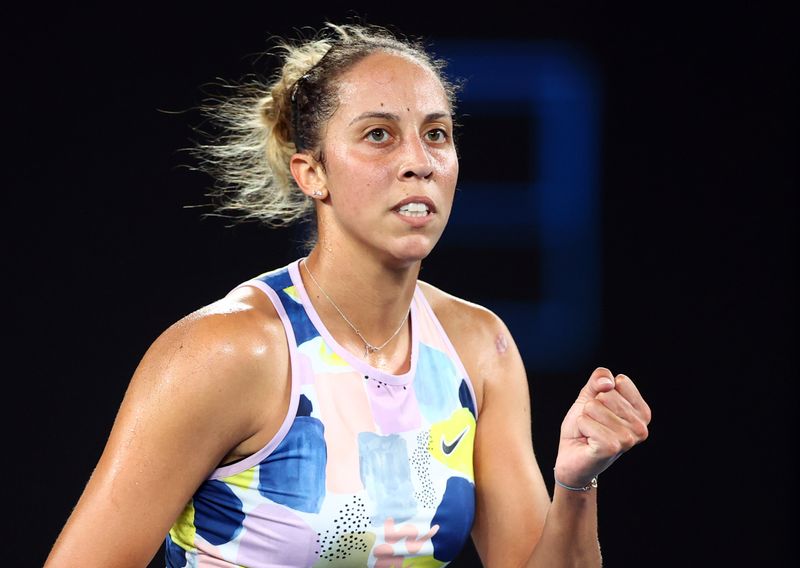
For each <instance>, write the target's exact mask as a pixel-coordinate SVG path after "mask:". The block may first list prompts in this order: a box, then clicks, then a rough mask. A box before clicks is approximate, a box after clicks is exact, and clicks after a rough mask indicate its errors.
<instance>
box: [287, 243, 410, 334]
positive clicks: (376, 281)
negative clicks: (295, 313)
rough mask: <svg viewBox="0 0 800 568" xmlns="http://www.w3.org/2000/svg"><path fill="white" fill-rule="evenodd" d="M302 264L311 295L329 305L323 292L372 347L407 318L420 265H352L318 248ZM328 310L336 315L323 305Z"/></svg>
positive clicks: (371, 262)
mask: <svg viewBox="0 0 800 568" xmlns="http://www.w3.org/2000/svg"><path fill="white" fill-rule="evenodd" d="M303 262H304V264H305V265H306V268H308V269H309V271H310V272H311V274H312V275H313V278H314V280H316V283H315V282H314V280H311V279H307V278H306V277H307V276H308V273H307V272H304V271H301V274H302V275H303V281H304V282H305V283H306V286H305V288H306V290H307V291H310V292H311V294H310V295H311V296H312V297H313V298H317V297H321V300H322V302H325V303H329V302H328V300H327V298H325V295H324V294H323V293H322V290H324V293H325V294H327V295H328V296H330V299H331V300H333V302H335V304H336V306H338V308H339V309H340V310H342V312H344V314H345V315H346V316H347V318H348V319H349V320H350V321H351V322H352V323H353V324H354V325H356V327H358V329H359V331H361V333H362V334H363V335H364V336H365V337H366V338H367V340H368V341H370V343H372V344H380V342H382V341H385V340H386V339H387V338H388V335H390V334H391V333H393V332H394V331H395V329H397V326H398V325H399V324H400V322H401V321H402V320H403V318H404V317H405V316H406V315H407V314H408V308H409V306H410V305H411V299H412V297H413V295H414V289H415V287H416V284H417V276H418V274H419V267H420V262H415V263H413V264H410V265H408V266H405V267H401V268H398V267H391V266H387V265H386V264H384V263H381V262H379V261H376V260H375V259H371V258H361V259H360V260H359V261H357V262H351V261H349V260H346V259H343V258H338V255H336V254H335V253H333V252H329V251H327V250H325V248H324V247H320V246H317V247H316V248H315V249H314V250H313V251H312V252H311V254H309V256H308V258H307V259H306V260H305V261H303ZM307 280H311V281H310V282H309V281H307ZM317 284H318V285H319V287H321V288H322V290H320V289H318V287H317ZM316 305H317V303H316V302H315V306H316ZM331 310H332V311H333V312H334V313H336V310H335V308H334V307H333V306H329V307H328V308H325V306H324V305H323V311H324V312H325V313H329V312H331ZM318 311H319V309H318Z"/></svg>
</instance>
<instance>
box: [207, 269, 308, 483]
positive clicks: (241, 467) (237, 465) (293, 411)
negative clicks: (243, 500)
mask: <svg viewBox="0 0 800 568" xmlns="http://www.w3.org/2000/svg"><path fill="white" fill-rule="evenodd" d="M245 286H251V287H253V288H257V289H259V290H261V291H262V292H264V294H266V296H267V297H268V298H269V299H270V301H271V302H272V305H273V306H274V307H275V311H276V312H278V316H279V317H280V318H281V323H283V331H284V333H286V342H287V344H288V346H289V376H290V380H291V394H290V395H289V396H290V398H289V408H288V410H287V411H286V417H285V418H284V419H283V422H282V423H281V426H280V428H278V431H277V432H276V433H275V435H274V436H273V437H272V439H271V440H270V441H269V442H267V444H266V445H265V446H264V447H263V448H261V449H260V450H258V451H257V452H255V453H254V454H251V455H249V456H247V457H246V458H243V459H241V460H239V461H236V462H233V463H230V464H227V465H223V466H222V467H218V468H217V469H215V470H214V471H213V472H212V473H211V475H210V476H209V479H220V478H222V477H229V476H231V475H236V474H237V473H242V472H243V471H247V470H248V469H250V468H251V467H253V466H255V465H258V464H259V463H261V462H262V461H263V460H264V458H266V457H267V456H268V455H270V454H271V453H272V452H273V451H275V448H277V447H278V445H279V444H280V443H281V442H282V441H283V439H284V438H285V437H286V434H287V433H288V432H289V429H290V428H291V427H292V422H294V419H295V416H296V415H297V407H298V405H299V402H300V385H299V378H298V377H297V368H298V367H297V364H296V363H297V344H296V342H295V338H294V331H293V330H292V324H291V322H290V321H289V316H288V314H287V313H286V309H285V308H284V307H283V304H282V303H281V301H280V299H279V298H278V295H277V294H276V293H275V290H273V289H272V288H270V287H269V286H267V285H266V284H264V283H263V282H261V281H260V280H248V281H247V282H243V283H242V284H239V285H238V286H237V287H236V288H234V290H236V289H239V288H243V287H245Z"/></svg>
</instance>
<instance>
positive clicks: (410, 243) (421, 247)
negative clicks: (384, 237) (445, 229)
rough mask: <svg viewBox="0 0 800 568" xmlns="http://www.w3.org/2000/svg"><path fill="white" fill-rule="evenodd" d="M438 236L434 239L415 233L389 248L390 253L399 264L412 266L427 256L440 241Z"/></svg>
mask: <svg viewBox="0 0 800 568" xmlns="http://www.w3.org/2000/svg"><path fill="white" fill-rule="evenodd" d="M438 240H439V239H438V237H437V238H436V239H435V240H433V239H431V238H430V237H429V236H423V235H414V236H412V237H404V238H403V239H401V242H400V243H397V244H396V246H394V247H392V248H391V249H390V250H389V254H390V256H391V257H392V259H393V260H394V262H396V263H397V264H398V265H400V266H402V267H406V266H410V265H412V264H414V263H416V262H420V261H421V260H423V259H424V258H426V257H427V256H428V255H429V254H430V253H431V252H432V251H433V247H434V246H435V245H436V243H437V242H438Z"/></svg>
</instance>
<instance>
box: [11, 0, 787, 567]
mask: <svg viewBox="0 0 800 568" xmlns="http://www.w3.org/2000/svg"><path fill="white" fill-rule="evenodd" d="M755 5H756V4H755V3H753V6H750V7H745V6H743V5H741V6H740V5H736V4H731V3H718V4H715V6H717V7H705V8H698V7H697V6H694V7H691V8H688V7H687V8H680V7H677V6H676V5H674V4H673V3H662V4H659V5H658V6H649V5H648V6H646V7H635V6H632V5H623V4H619V3H613V5H612V4H611V3H608V5H603V3H590V2H545V3H534V4H533V5H532V6H531V8H530V9H529V11H527V12H526V13H522V12H520V11H518V10H512V9H510V8H508V9H502V8H501V7H500V6H499V5H497V4H496V3H492V10H489V9H488V8H487V7H483V8H481V9H467V8H465V7H462V8H458V9H456V8H453V9H450V8H447V9H445V8H444V7H441V6H440V7H438V8H437V7H435V6H433V5H427V6H426V7H424V8H422V7H419V6H412V5H395V4H392V5H391V6H390V5H389V4H388V3H387V4H386V7H384V8H380V9H374V8H371V9H368V10H366V11H359V12H357V13H358V14H359V15H361V16H364V17H366V19H367V21H369V22H371V23H377V24H384V25H394V26H396V27H397V28H399V29H400V30H402V31H404V32H406V33H409V34H413V35H423V36H425V37H427V38H428V39H430V40H433V41H435V40H436V39H437V38H440V39H448V38H449V39H470V38H471V39H492V38H504V39H511V40H514V39H517V40H525V41H529V40H556V41H559V42H564V43H566V44H568V45H571V46H573V47H575V48H576V49H579V50H581V51H582V52H583V53H585V54H586V55H587V56H588V57H589V58H591V60H592V61H593V62H594V64H595V65H596V66H597V68H598V70H599V73H600V77H601V81H602V91H603V102H602V104H603V106H602V130H601V136H602V147H601V157H600V163H601V172H600V176H601V179H600V188H601V199H602V211H601V219H602V239H601V241H602V242H601V250H602V279H601V280H602V323H601V325H602V330H601V332H602V333H601V335H600V336H601V340H600V341H599V342H598V343H597V345H596V346H595V349H594V353H593V354H592V356H591V357H587V358H586V359H587V360H579V361H575V362H574V364H573V367H574V368H575V372H570V373H566V372H565V373H555V372H550V373H537V372H535V370H531V369H529V371H530V372H529V374H530V379H531V384H532V390H533V411H534V422H533V429H534V436H535V442H536V448H537V455H538V458H539V461H540V464H541V466H542V469H543V470H544V472H545V475H546V478H547V479H548V480H549V479H550V477H549V473H548V472H549V470H550V468H551V467H552V463H553V460H554V458H555V444H556V441H557V434H558V425H559V423H560V420H561V417H562V416H563V413H564V411H565V409H566V408H567V406H568V405H569V403H570V402H571V400H572V399H573V398H574V396H575V394H576V393H577V390H578V389H579V388H580V386H581V385H582V384H583V382H584V381H585V379H586V376H588V374H589V373H590V372H591V370H592V369H593V368H594V366H596V365H600V364H602V365H605V366H608V367H610V368H611V369H612V370H614V371H617V372H623V371H624V372H626V373H628V374H630V375H631V376H632V377H633V378H634V379H635V380H636V381H637V383H638V384H639V386H640V388H641V390H642V391H643V393H644V395H645V396H646V398H647V399H648V401H649V402H650V403H651V406H652V407H653V410H654V420H653V423H652V428H651V438H650V440H648V441H647V442H646V443H645V444H644V445H643V446H641V447H638V448H635V449H634V450H633V451H632V452H631V453H630V454H628V455H626V456H624V457H623V458H621V460H620V461H619V463H617V464H615V465H614V466H613V467H612V469H611V470H609V471H608V472H607V473H606V474H604V475H603V476H602V477H601V485H602V487H601V490H600V496H599V500H600V536H601V541H602V544H603V551H604V556H605V559H606V564H607V565H608V566H626V567H627V566H706V565H711V566H723V565H730V566H746V565H756V566H778V565H786V564H788V563H789V558H790V557H791V556H790V547H791V548H794V547H793V546H792V542H793V541H792V540H790V538H791V537H790V535H792V536H794V535H796V522H795V516H794V514H793V513H794V505H795V501H796V497H795V496H796V494H797V491H798V487H797V475H796V470H795V469H794V466H793V465H792V463H793V458H794V456H795V454H796V442H795V435H796V426H795V421H794V418H793V415H794V411H795V410H796V406H797V405H796V399H797V398H796V397H797V394H796V380H797V378H798V376H797V365H796V362H795V361H794V360H790V354H793V352H792V351H793V350H794V347H795V341H796V331H797V328H796V317H797V296H796V294H795V291H794V287H795V285H796V277H795V268H796V258H795V255H796V245H795V238H796V228H795V222H796V194H795V191H796V135H797V122H796V118H797V117H796V100H797V91H796V88H795V86H794V84H793V81H792V78H793V77H794V76H796V73H797V69H796V53H797V45H796V42H795V41H794V39H793V36H796V32H794V31H791V27H790V25H791V24H790V23H789V22H790V18H789V17H788V14H786V13H784V11H782V10H780V9H777V8H771V7H765V6H764V5H762V4H759V7H757V8H756V7H754V6H755ZM113 10H114V11H113V12H112V11H111V8H110V7H109V8H103V9H90V8H81V9H77V8H58V9H46V10H45V9H43V8H40V7H37V6H33V5H31V6H29V7H27V8H19V7H18V8H17V9H16V10H15V11H13V13H9V14H6V17H5V20H6V21H5V22H4V27H5V28H6V30H5V32H4V39H3V57H4V59H5V62H4V65H3V68H2V73H3V85H4V86H3V99H4V105H3V118H4V120H3V126H4V129H3V131H4V138H5V144H4V151H3V155H4V162H5V167H4V178H5V188H4V196H5V199H4V206H3V211H4V215H3V217H4V223H3V231H4V233H7V234H6V235H4V238H3V244H4V249H5V253H6V254H5V263H4V264H5V270H4V281H5V284H6V286H7V290H8V292H7V293H6V306H5V309H4V313H5V314H10V318H8V317H7V318H5V321H6V326H5V327H6V333H5V334H4V337H5V339H4V341H3V344H4V346H5V348H6V350H7V354H6V356H5V357H4V359H5V362H6V364H5V366H4V367H5V371H4V377H5V380H4V384H5V386H6V389H7V391H6V392H7V394H6V395H5V396H4V397H3V400H4V402H5V405H4V406H5V412H4V413H3V414H4V421H5V422H6V424H5V425H4V429H5V435H4V445H5V448H6V451H5V455H6V458H5V468H4V469H5V473H4V478H5V479H4V483H3V486H4V493H6V494H7V497H4V499H5V500H6V503H10V506H11V510H10V512H9V513H8V514H7V515H6V518H7V523H6V528H5V531H6V536H7V538H9V537H10V540H7V541H6V548H5V551H4V553H3V557H4V560H3V564H8V565H14V566H36V565H41V563H42V562H43V561H44V558H45V556H46V554H47V552H48V550H49V548H50V546H51V545H52V542H53V541H54V540H55V538H56V536H57V534H58V531H59V530H60V528H61V526H62V525H63V523H64V521H65V520H66V518H67V516H68V514H69V512H70V510H71V508H72V507H73V506H74V504H75V502H76V501H77V499H78V497H79V495H80V492H81V490H82V487H83V485H84V483H85V481H86V480H87V479H88V477H89V475H90V473H91V471H92V468H93V467H94V464H95V462H96V460H97V459H98V457H99V455H100V452H101V450H102V447H103V444H104V441H105V437H106V435H107V433H108V430H109V428H110V426H111V423H112V421H113V418H114V415H115V413H116V410H117V407H118V404H119V402H120V400H121V398H122V395H123V393H124V390H125V387H126V384H127V381H128V379H129V377H130V375H131V373H132V372H133V370H134V368H135V366H136V364H137V362H138V360H139V358H140V357H141V355H142V354H143V353H144V351H145V350H146V349H147V347H148V345H149V344H150V342H152V341H153V339H155V337H156V336H157V335H158V334H159V333H160V332H161V331H162V330H163V329H164V328H166V327H167V326H168V325H170V324H171V323H172V322H174V321H175V320H177V319H178V318H180V317H182V316H183V315H185V314H187V313H189V312H191V311H193V310H194V309H196V308H197V307H199V306H201V305H204V304H206V303H208V302H210V301H212V300H214V299H216V298H218V297H219V296H221V295H223V294H224V293H226V292H227V291H228V290H229V289H230V287H232V286H233V285H234V284H235V283H237V282H239V281H241V280H244V279H246V278H248V277H250V276H252V275H254V274H257V273H259V272H261V271H263V270H265V269H267V268H271V267H274V266H278V265H280V264H282V263H285V262H287V261H288V260H290V259H292V258H294V256H295V255H296V247H295V243H293V239H296V234H295V233H294V232H291V231H268V230H266V229H261V228H259V227H257V226H252V225H242V226H238V227H236V228H227V227H226V225H227V223H226V222H225V221H223V220H220V219H207V220H202V219H201V213H202V212H204V211H206V209H192V208H186V207H185V206H186V205H203V204H205V203H207V202H208V200H207V199H206V198H205V197H204V196H203V193H204V190H205V188H206V187H207V186H208V183H209V180H208V178H206V177H205V176H204V175H202V174H199V173H197V172H192V171H191V170H189V169H187V168H185V167H182V164H187V163H190V162H189V160H188V158H187V157H186V156H185V155H183V154H182V153H181V152H179V149H180V148H185V147H187V146H189V145H190V144H191V139H192V137H193V136H194V133H193V131H192V128H191V127H192V126H193V125H194V126H196V125H197V124H198V121H199V117H198V115H197V114H196V113H194V112H193V111H188V112H185V113H178V114H175V112H178V111H184V110H186V109H191V108H192V107H194V106H196V105H197V104H198V103H199V102H200V101H201V99H202V96H203V95H202V89H201V87H202V85H203V84H205V83H208V82H211V81H214V80H215V79H216V78H217V77H222V78H225V79H230V80H236V79H239V78H240V77H241V76H242V75H244V74H246V73H249V72H252V71H254V70H258V69H257V68H254V67H253V58H252V57H247V56H248V55H250V54H254V53H256V52H259V51H262V50H264V49H265V48H266V47H268V43H267V37H268V35H269V34H275V35H279V36H287V35H288V36H293V35H294V29H295V28H300V27H302V26H306V25H310V26H312V27H315V28H316V27H319V25H320V24H321V22H322V21H324V20H325V19H330V20H334V21H342V20H343V18H344V17H345V16H348V15H352V14H353V13H354V12H350V11H345V10H339V9H334V8H331V7H330V6H329V7H328V8H327V9H325V10H315V9H313V8H312V7H304V8H303V9H300V7H299V6H298V7H297V8H295V9H289V8H288V7H284V8H282V9H278V8H276V7H274V6H271V5H270V4H269V3H261V4H258V5H249V6H248V7H247V8H245V7H243V6H239V7H237V8H235V9H234V8H220V7H218V6H217V7H216V9H215V10H208V11H203V10H202V9H200V8H198V7H197V6H196V5H195V6H192V7H191V8H185V9H180V10H178V9H170V8H164V7H160V8H159V9H152V8H147V7H142V6H138V5H127V6H125V7H123V6H114V8H113ZM262 71H263V70H262ZM162 111H170V112H162ZM465 135H466V133H465ZM498 140H499V141H503V142H505V140H504V138H503V136H502V134H498V136H497V138H496V140H494V141H491V142H492V143H496V142H497V141H498ZM512 143H513V142H512ZM498 166H499V164H492V167H498ZM510 206H513V204H510ZM455 214H457V204H456V213H455ZM446 263H447V259H446V258H444V259H442V258H438V259H437V258H436V252H434V254H433V255H432V257H431V259H430V265H431V266H440V267H441V266H446ZM458 269H461V270H463V267H458ZM434 283H435V282H434ZM470 299H475V300H476V301H477V300H479V298H470ZM512 332H513V330H512ZM790 350H792V351H790ZM175 403H176V404H186V403H189V401H180V400H176V401H175ZM176 474H178V473H176ZM9 530H10V531H11V532H10V535H9V533H8V531H9ZM98 538H102V535H98ZM9 555H10V556H9ZM474 558H475V557H474V555H473V553H472V552H471V551H470V550H467V551H465V553H464V555H463V559H461V560H459V561H457V562H455V563H454V565H456V566H473V565H476V564H475V562H476V561H475V560H474ZM157 560H158V562H157V563H156V564H161V565H163V563H162V560H161V558H158V559H157Z"/></svg>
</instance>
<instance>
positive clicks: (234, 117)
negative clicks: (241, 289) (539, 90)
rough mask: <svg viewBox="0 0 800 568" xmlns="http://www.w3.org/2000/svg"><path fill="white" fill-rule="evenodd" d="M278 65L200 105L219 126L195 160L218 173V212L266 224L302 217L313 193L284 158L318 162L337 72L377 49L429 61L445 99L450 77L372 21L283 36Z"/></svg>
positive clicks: (415, 46) (413, 44)
mask: <svg viewBox="0 0 800 568" xmlns="http://www.w3.org/2000/svg"><path fill="white" fill-rule="evenodd" d="M277 49H278V54H279V56H280V57H281V59H282V65H281V67H280V69H279V70H278V72H277V73H276V74H275V75H274V76H273V78H272V80H271V81H270V82H264V81H260V80H252V81H251V82H250V83H247V84H244V85H237V86H235V87H234V89H233V92H234V94H233V95H232V96H228V97H227V98H222V99H217V100H215V101H214V102H213V103H209V104H207V105H205V107H204V109H203V110H204V111H205V113H206V114H207V116H208V117H209V118H210V119H211V122H212V124H214V125H216V126H217V127H219V128H220V129H221V130H222V134H220V135H219V136H217V137H216V139H215V140H213V141H212V142H211V143H209V144H200V145H198V146H197V147H196V148H195V150H194V154H195V155H196V156H197V157H198V158H199V162H200V164H199V167H200V169H201V170H204V171H206V172H208V173H210V174H211V175H212V176H213V177H214V178H216V181H217V183H216V185H215V187H214V189H213V190H212V193H211V194H212V196H214V197H217V198H219V200H220V202H221V203H220V205H219V206H218V214H222V215H230V214H232V215H234V216H237V217H240V218H243V219H246V220H258V221H261V222H263V223H265V224H267V225H270V226H283V225H289V224H292V223H294V222H297V221H301V220H305V219H308V218H309V217H310V216H311V215H310V214H311V213H312V212H313V207H314V206H313V200H312V199H310V198H308V197H307V196H306V195H304V194H303V192H302V191H300V189H299V188H298V187H297V184H296V183H295V181H294V178H293V177H292V174H291V171H290V169H289V160H290V159H291V157H292V155H293V154H295V153H296V152H298V151H301V152H309V153H312V154H313V155H314V156H315V157H316V158H317V159H318V160H319V161H320V162H321V163H322V164H323V167H324V163H325V158H324V155H323V153H322V149H321V136H322V132H323V131H324V125H325V123H326V122H327V120H328V119H329V118H330V117H331V116H332V115H333V113H334V112H335V110H336V106H337V105H338V91H337V88H338V85H337V81H336V80H337V79H338V78H339V77H340V76H341V75H342V74H344V73H345V72H346V71H347V70H348V69H350V68H351V67H352V66H353V65H354V64H356V63H357V62H358V61H360V60H361V59H363V58H365V57H367V56H368V55H370V54H372V53H374V52H376V51H390V52H395V53H399V54H403V55H406V56H409V57H412V58H413V59H414V60H416V61H418V62H419V63H420V64H422V65H426V66H428V67H429V68H430V69H432V70H433V71H434V72H435V73H436V74H437V76H438V77H439V79H440V80H441V82H442V85H443V87H444V89H445V92H446V93H447V95H448V97H449V99H450V102H451V105H454V103H455V91H456V87H455V85H454V84H453V83H452V82H450V81H449V80H448V79H447V78H446V77H445V76H444V75H443V72H442V71H443V68H444V62H443V61H441V60H437V59H434V58H433V57H431V56H430V55H429V54H428V53H427V52H426V50H425V49H424V47H423V46H422V45H421V44H420V43H419V42H418V41H410V40H407V39H400V38H398V37H397V36H395V35H394V34H392V33H391V32H389V31H388V30H386V29H384V28H379V27H375V26H364V25H354V24H348V25H334V24H326V27H325V28H324V29H323V30H322V31H321V32H319V33H318V34H317V36H316V37H315V38H314V39H310V40H303V41H300V42H296V43H288V42H281V43H280V44H279V45H278V48H277Z"/></svg>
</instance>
